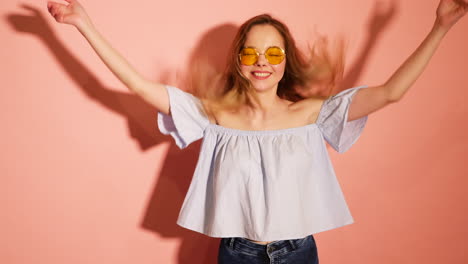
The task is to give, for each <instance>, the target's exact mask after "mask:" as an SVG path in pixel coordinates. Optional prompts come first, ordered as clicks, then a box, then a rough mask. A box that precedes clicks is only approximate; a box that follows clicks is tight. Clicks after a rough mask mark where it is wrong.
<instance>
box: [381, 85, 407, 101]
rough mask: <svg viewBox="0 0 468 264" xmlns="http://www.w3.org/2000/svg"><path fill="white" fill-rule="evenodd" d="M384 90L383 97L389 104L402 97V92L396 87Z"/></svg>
mask: <svg viewBox="0 0 468 264" xmlns="http://www.w3.org/2000/svg"><path fill="white" fill-rule="evenodd" d="M387 87H388V86H387ZM385 90H386V93H385V99H386V101H387V103H389V104H393V103H396V102H399V101H400V100H401V99H402V98H403V95H404V93H402V92H400V91H398V90H396V89H389V88H387V89H385Z"/></svg>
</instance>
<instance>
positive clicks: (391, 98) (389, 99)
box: [387, 95, 403, 104]
mask: <svg viewBox="0 0 468 264" xmlns="http://www.w3.org/2000/svg"><path fill="white" fill-rule="evenodd" d="M402 98H403V95H388V96H387V103H389V104H394V103H397V102H399V101H400V100H401V99H402Z"/></svg>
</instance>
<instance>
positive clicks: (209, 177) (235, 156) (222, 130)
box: [48, 0, 468, 263]
mask: <svg viewBox="0 0 468 264" xmlns="http://www.w3.org/2000/svg"><path fill="white" fill-rule="evenodd" d="M66 1H67V2H68V5H63V4H59V3H53V2H49V3H48V9H49V12H50V13H51V14H52V15H53V16H54V18H55V19H56V20H57V21H58V22H60V23H66V24H71V25H74V26H75V27H76V28H77V29H78V30H79V31H80V32H81V33H82V34H83V36H84V37H85V38H86V39H87V40H88V41H89V43H90V44H91V46H92V47H93V48H94V49H95V51H96V52H97V54H98V55H99V56H100V57H101V59H102V60H103V61H104V63H105V64H106V65H107V66H108V67H109V68H110V70H111V71H112V72H113V73H114V74H115V75H116V76H117V77H118V78H119V79H120V80H121V81H122V82H123V83H124V84H125V85H126V86H127V87H128V88H129V89H130V90H131V91H133V92H135V93H137V94H138V95H140V96H141V97H142V98H143V99H145V100H146V101H148V102H150V103H151V104H152V105H154V106H155V107H156V108H157V109H158V111H159V116H158V125H159V128H160V130H161V131H162V132H163V133H165V134H171V135H172V136H173V137H174V139H175V141H176V143H177V145H178V146H179V147H181V148H184V147H186V146H187V145H188V144H190V143H191V142H193V141H195V140H197V139H200V138H203V144H202V147H201V150H200V158H199V161H198V164H197V168H196V171H195V174H194V177H193V180H192V184H191V186H190V189H189V191H188V194H187V196H186V199H185V201H184V205H183V207H182V210H181V212H180V216H179V219H178V224H179V225H181V226H183V227H186V228H188V229H191V230H194V231H197V232H201V233H203V234H206V235H208V236H212V237H222V238H223V239H222V240H221V244H220V251H219V257H218V259H219V262H220V263H265V262H271V263H318V256H317V250H316V246H315V242H314V239H313V236H312V235H311V234H314V233H318V232H322V231H325V230H329V229H332V228H337V227H339V226H343V225H346V224H350V223H352V221H353V219H352V217H351V214H350V213H349V210H348V207H347V205H346V202H345V200H344V198H343V195H342V192H341V190H340V188H339V185H338V183H337V181H336V178H335V175H334V171H333V168H332V166H331V163H330V160H329V157H328V154H327V151H326V147H325V143H324V139H325V140H326V141H327V142H328V143H329V144H330V145H331V146H332V147H333V148H334V149H335V150H337V151H339V152H344V151H346V150H347V149H348V148H349V147H351V145H352V144H353V143H354V142H355V141H356V140H357V138H358V137H359V134H360V132H361V131H362V129H363V127H364V125H365V122H366V118H367V115H368V114H370V113H372V112H374V111H377V110H378V109H381V108H382V107H384V106H386V105H388V104H390V103H393V102H397V101H399V100H400V99H401V98H402V97H403V95H404V94H405V92H406V91H407V90H408V89H409V87H410V86H411V85H412V84H413V83H414V81H415V80H416V79H417V77H418V76H419V75H420V74H421V73H422V71H423V69H424V68H425V66H426V65H427V63H428V62H429V60H430V58H431V57H432V54H433V53H434V52H435V50H436V48H437V46H438V45H439V43H440V41H441V40H442V39H443V37H444V35H445V34H446V33H447V32H448V30H449V29H450V28H451V27H452V26H453V25H454V24H455V23H456V22H457V21H458V20H459V19H460V18H461V17H463V16H464V15H465V14H466V12H467V10H468V4H467V3H465V2H463V1H458V0H441V1H440V4H439V7H438V9H437V18H436V20H435V23H434V26H433V28H432V30H431V31H430V33H429V34H428V36H427V37H426V39H425V40H424V41H423V42H422V43H421V45H420V46H419V47H418V48H417V50H416V51H415V52H414V53H413V54H412V55H411V56H410V57H409V58H408V59H407V60H406V61H405V62H404V63H403V65H402V66H400V68H399V69H398V70H397V71H396V72H395V73H394V74H393V75H392V76H391V77H390V78H389V79H388V80H387V81H386V82H385V83H384V84H382V85H379V86H375V87H369V88H365V89H363V88H364V87H357V88H353V89H348V90H345V91H343V92H341V93H339V94H337V95H335V96H332V97H330V98H325V99H323V98H317V97H311V98H303V97H302V96H301V93H300V90H301V89H305V88H307V87H308V86H309V85H310V84H311V83H313V82H314V80H315V79H316V76H314V74H316V73H317V71H314V68H313V65H311V64H309V63H307V62H306V61H305V60H304V59H303V58H302V56H301V55H300V53H299V51H298V50H297V48H296V46H295V44H294V40H293V39H292V37H291V35H290V33H289V31H288V29H287V27H286V26H284V24H282V23H281V22H279V21H278V20H275V19H273V18H271V17H270V16H268V15H261V16H258V17H254V18H252V19H250V20H249V21H247V22H246V23H244V24H243V25H242V26H241V28H240V30H239V32H238V34H237V36H236V38H235V40H234V44H233V47H232V51H231V57H230V61H229V65H228V67H227V72H226V75H225V78H224V86H223V87H224V89H222V90H221V92H220V93H219V94H218V95H216V96H205V98H202V100H200V99H198V98H196V97H194V96H192V95H191V94H188V93H186V92H183V91H182V90H179V89H177V88H174V87H170V86H164V85H162V84H158V83H152V82H150V81H148V80H146V79H145V78H143V77H142V76H141V75H140V74H138V73H137V72H136V71H135V70H134V69H133V68H132V67H131V66H130V65H129V64H128V63H127V62H126V61H125V60H124V59H123V58H122V57H121V56H120V55H119V54H118V53H117V52H116V51H115V50H114V49H112V48H111V47H110V45H109V44H108V43H107V42H106V41H105V40H104V39H103V38H102V37H101V35H100V34H99V33H98V32H97V31H96V29H95V28H94V26H93V25H92V23H91V20H90V19H89V17H88V16H87V15H86V13H85V11H84V9H83V8H82V6H81V5H80V4H79V3H78V2H77V1H75V0H66ZM329 79H330V80H333V74H332V77H330V78H329ZM331 83H333V82H331Z"/></svg>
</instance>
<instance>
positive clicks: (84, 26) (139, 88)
mask: <svg viewBox="0 0 468 264" xmlns="http://www.w3.org/2000/svg"><path fill="white" fill-rule="evenodd" d="M65 1H66V2H68V3H67V4H61V3H56V2H48V3H47V9H48V10H49V13H50V14H51V15H52V16H53V17H54V18H55V20H56V21H57V22H59V23H63V24H69V25H72V26H75V27H76V28H77V29H78V30H79V32H80V33H81V34H82V35H83V36H84V37H85V38H86V40H88V42H89V44H90V45H91V46H92V48H93V49H94V51H96V53H97V54H98V56H99V57H100V58H101V60H102V61H103V62H104V63H105V64H106V66H107V67H108V68H109V69H110V70H111V71H112V73H114V75H115V76H116V77H117V78H118V79H119V80H120V81H122V82H123V83H124V84H125V85H126V86H127V87H128V89H130V90H131V91H132V92H135V93H136V94H138V95H139V96H141V97H142V98H143V99H144V100H146V101H147V102H149V103H150V104H152V105H154V106H155V107H156V109H157V110H158V111H160V112H163V113H165V114H168V113H169V99H168V95H167V91H166V89H165V87H164V85H162V84H159V83H154V82H151V81H149V80H147V79H145V78H144V77H143V76H141V74H139V73H138V72H137V71H136V70H135V69H134V68H133V67H132V66H131V65H130V64H129V63H128V62H127V61H126V60H125V58H123V57H122V55H120V54H119V53H118V52H117V51H116V50H115V49H114V48H112V46H111V45H110V44H109V43H108V42H107V41H106V40H105V39H104V38H103V37H102V35H101V34H100V33H99V32H98V31H97V30H96V28H95V27H94V25H93V23H92V22H91V19H90V18H89V16H88V15H87V14H86V11H85V10H84V8H83V7H82V6H81V4H80V3H79V2H78V1H76V0H65Z"/></svg>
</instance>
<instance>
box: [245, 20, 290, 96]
mask: <svg viewBox="0 0 468 264" xmlns="http://www.w3.org/2000/svg"><path fill="white" fill-rule="evenodd" d="M272 46H277V47H280V48H282V49H283V50H284V49H285V47H284V40H283V37H282V36H281V34H280V33H279V32H278V31H277V30H276V28H274V27H273V26H271V25H256V26H253V27H252V28H251V29H250V31H249V32H248V33H247V39H246V41H245V44H244V47H253V48H255V49H256V50H257V52H258V53H260V54H264V53H265V51H266V50H267V49H268V48H269V47H272ZM286 59H287V58H285V59H284V60H283V61H282V62H281V63H280V64H276V65H272V64H270V63H268V60H267V59H266V58H265V55H260V56H259V57H258V60H257V62H256V63H254V64H253V65H251V66H246V65H242V64H241V71H242V74H243V75H244V76H245V77H246V78H247V79H248V80H249V81H250V83H251V84H252V87H253V88H254V89H255V90H256V91H257V92H265V91H269V90H271V89H274V90H275V93H276V89H277V88H278V83H279V81H280V80H281V78H283V75H284V70H285V68H286Z"/></svg>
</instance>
